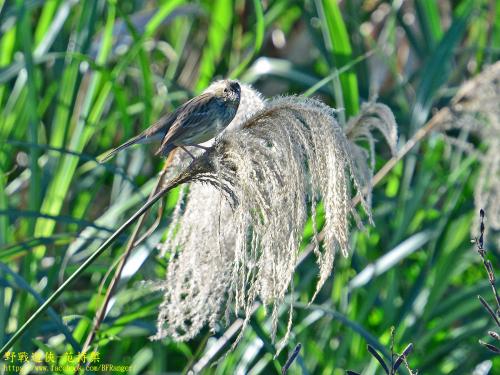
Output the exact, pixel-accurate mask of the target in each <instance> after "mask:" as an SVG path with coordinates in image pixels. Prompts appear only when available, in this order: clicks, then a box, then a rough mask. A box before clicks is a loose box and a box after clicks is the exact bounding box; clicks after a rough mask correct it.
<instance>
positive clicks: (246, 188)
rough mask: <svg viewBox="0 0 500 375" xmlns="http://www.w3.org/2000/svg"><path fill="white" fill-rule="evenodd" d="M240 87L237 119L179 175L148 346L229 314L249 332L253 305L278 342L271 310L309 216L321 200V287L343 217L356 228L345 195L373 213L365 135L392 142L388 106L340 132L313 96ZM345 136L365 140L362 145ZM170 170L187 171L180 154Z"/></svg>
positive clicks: (341, 235) (341, 238) (340, 237)
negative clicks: (182, 190)
mask: <svg viewBox="0 0 500 375" xmlns="http://www.w3.org/2000/svg"><path fill="white" fill-rule="evenodd" d="M242 88H243V90H242V103H241V104H240V108H239V109H238V114H237V115H236V117H235V119H234V120H233V123H232V124H230V125H229V127H228V128H227V130H226V131H224V133H223V134H221V136H220V137H219V138H218V139H217V140H216V141H215V143H214V145H213V147H212V148H211V149H210V150H209V151H207V152H206V153H204V154H202V155H200V156H199V157H198V158H197V159H196V161H194V162H193V164H192V165H190V166H189V167H188V172H181V173H188V174H189V180H190V181H191V183H190V185H189V192H188V193H186V194H185V195H184V196H183V199H181V200H179V203H178V206H177V208H176V210H175V214H174V218H173V220H172V222H171V224H170V228H169V232H168V236H167V240H166V241H165V243H164V244H163V250H164V252H166V253H167V255H168V257H169V264H168V269H167V277H166V280H165V282H164V283H162V285H161V289H162V291H163V293H164V301H163V303H162V305H161V308H160V313H159V316H158V332H157V334H156V336H155V337H154V338H155V339H160V338H163V337H165V336H170V337H173V338H174V339H176V340H188V339H190V338H192V337H194V336H195V335H197V334H198V332H199V331H200V330H201V329H202V328H203V327H204V326H206V325H208V326H209V327H210V328H212V329H215V328H216V326H217V324H218V322H219V321H220V320H221V317H222V316H225V317H226V318H227V319H230V316H231V314H232V313H235V312H236V313H243V315H244V316H245V324H244V326H245V325H246V323H247V322H248V319H249V318H250V312H251V309H252V306H253V305H254V303H255V302H256V301H257V300H260V301H261V302H263V304H264V305H266V306H269V307H270V310H271V315H272V335H273V339H274V336H275V334H276V329H277V322H278V314H279V307H280V306H281V305H282V304H283V302H284V298H285V295H286V294H287V292H288V291H289V290H291V289H293V282H292V277H293V273H294V269H295V266H296V263H297V260H298V255H299V248H300V243H301V240H302V233H303V230H304V226H305V224H306V221H307V220H308V218H310V217H312V218H315V217H316V207H317V204H318V203H319V202H322V204H323V207H324V219H325V223H324V228H323V231H324V237H323V238H324V239H323V241H322V243H321V244H320V242H319V241H318V239H317V233H315V240H314V241H315V242H314V243H315V245H316V246H315V250H314V253H315V255H316V257H317V262H318V268H319V271H318V282H317V288H316V290H317V291H319V289H320V288H321V286H322V285H323V284H324V283H325V281H326V280H327V278H328V276H329V275H330V273H331V271H332V268H333V264H334V260H335V256H336V254H337V253H338V252H339V251H340V252H341V253H342V254H343V255H344V256H347V255H348V253H349V223H350V217H351V215H354V217H355V218H357V219H358V221H359V222H360V220H359V217H358V216H359V215H358V214H357V212H356V210H355V208H354V207H352V206H351V198H352V194H353V192H355V193H356V194H359V195H360V196H361V204H362V207H363V208H364V211H365V212H366V214H367V215H368V217H370V209H371V207H370V193H371V190H370V179H371V175H372V172H373V163H369V162H368V160H369V159H370V155H371V156H372V158H371V159H372V160H373V153H374V151H373V147H374V138H373V136H372V134H371V130H372V129H374V128H376V129H378V130H380V131H381V133H382V134H383V135H384V137H385V138H386V140H387V142H388V144H389V147H390V148H391V150H392V149H395V147H396V130H395V129H396V125H395V121H394V117H393V115H392V113H391V112H390V110H389V109H388V108H387V107H386V106H383V105H380V104H374V103H372V104H368V105H366V106H364V107H363V110H362V113H361V114H360V115H359V116H358V117H356V118H355V119H353V120H352V121H351V122H349V124H348V125H347V127H346V129H342V127H341V126H340V125H339V124H338V122H337V120H336V112H335V110H333V109H332V108H330V107H328V106H326V105H324V104H323V103H321V102H319V101H317V100H313V99H306V98H303V97H296V96H291V97H279V98H274V99H271V100H264V99H263V98H262V96H261V95H260V94H259V93H257V92H256V91H255V90H253V89H252V88H251V87H250V86H247V85H242ZM240 111H242V113H240ZM348 136H349V137H350V138H351V139H353V140H358V139H363V140H367V141H368V144H369V146H370V147H369V150H368V151H365V149H363V148H361V147H359V146H358V145H356V144H355V143H353V141H351V140H350V139H349V138H348ZM176 165H177V166H180V167H179V170H181V171H182V169H183V168H185V167H184V166H183V161H182V157H179V158H178V160H177V161H176ZM314 227H316V224H314ZM316 293H317V292H316ZM290 322H291V320H290ZM289 330H290V325H289V329H288V331H289ZM285 339H286V337H285Z"/></svg>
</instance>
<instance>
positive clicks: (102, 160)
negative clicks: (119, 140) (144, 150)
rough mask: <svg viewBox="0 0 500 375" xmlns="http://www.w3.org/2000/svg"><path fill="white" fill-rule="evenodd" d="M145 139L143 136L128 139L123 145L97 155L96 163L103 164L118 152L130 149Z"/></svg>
mask: <svg viewBox="0 0 500 375" xmlns="http://www.w3.org/2000/svg"><path fill="white" fill-rule="evenodd" d="M144 138H146V136H145V135H143V134H139V135H138V136H137V137H134V138H131V139H129V140H128V141H127V142H125V143H124V144H122V145H120V146H118V147H115V148H112V149H111V150H108V151H106V152H104V153H103V154H101V155H99V156H98V157H97V161H98V162H99V163H101V164H102V163H105V162H107V161H108V160H109V159H111V158H112V157H113V156H115V155H116V154H117V153H118V152H120V151H122V150H124V149H126V148H127V147H130V146H132V145H134V144H136V143H141V141H142V140H143V139H144Z"/></svg>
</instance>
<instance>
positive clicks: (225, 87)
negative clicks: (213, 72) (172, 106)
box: [98, 80, 241, 163]
mask: <svg viewBox="0 0 500 375" xmlns="http://www.w3.org/2000/svg"><path fill="white" fill-rule="evenodd" d="M240 97H241V87H240V84H239V83H238V82H236V81H232V80H221V81H216V82H214V83H212V84H211V85H210V86H208V88H207V89H206V90H205V91H203V92H202V93H201V94H200V95H198V96H196V97H194V98H192V99H191V100H189V101H187V102H186V103H184V104H183V105H182V106H180V107H179V108H177V109H176V110H175V111H174V112H172V113H169V114H167V115H165V116H163V117H162V118H160V119H159V120H158V121H157V122H156V123H154V124H153V125H151V126H150V127H149V128H148V129H146V130H144V131H143V132H142V133H141V134H139V135H137V136H135V137H133V138H131V139H129V140H128V141H127V142H125V143H123V144H122V145H120V146H118V147H116V148H114V149H112V150H110V151H108V152H106V153H105V154H103V155H102V156H100V157H98V161H99V162H100V163H104V162H106V161H108V160H109V159H111V158H112V157H113V156H114V155H115V154H116V153H118V152H120V151H121V150H123V149H125V148H127V147H129V146H132V145H134V144H138V143H150V142H154V141H158V140H162V141H161V145H160V147H159V148H158V150H157V151H156V154H155V155H161V156H167V155H168V154H169V153H170V151H172V150H173V149H174V148H176V147H180V148H182V149H183V150H184V151H186V152H187V153H188V154H189V155H190V156H191V157H192V158H193V159H194V156H193V155H192V154H191V153H190V152H189V151H188V150H187V149H186V148H185V147H184V146H196V147H200V148H203V149H206V148H205V147H203V146H201V145H199V143H203V142H206V141H208V140H210V139H212V138H214V137H215V136H216V135H217V134H219V133H220V132H221V131H222V130H224V129H225V128H226V127H227V126H228V125H229V123H230V122H231V121H232V119H233V118H234V116H235V115H236V112H237V111H238V107H239V105H240Z"/></svg>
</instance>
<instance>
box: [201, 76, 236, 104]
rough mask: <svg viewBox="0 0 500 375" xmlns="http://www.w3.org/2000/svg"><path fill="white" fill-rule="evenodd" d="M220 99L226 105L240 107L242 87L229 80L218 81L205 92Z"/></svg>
mask: <svg viewBox="0 0 500 375" xmlns="http://www.w3.org/2000/svg"><path fill="white" fill-rule="evenodd" d="M204 92H205V93H211V94H213V95H214V96H216V97H218V98H220V99H221V100H222V101H224V102H225V103H226V104H233V105H238V104H239V103H240V97H241V87H240V84H239V83H238V82H237V81H232V80H229V79H225V80H221V81H216V82H214V83H212V84H211V85H210V86H208V87H207V89H206V90H205V91H204Z"/></svg>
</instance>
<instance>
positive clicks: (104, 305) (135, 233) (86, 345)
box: [75, 153, 174, 373]
mask: <svg viewBox="0 0 500 375" xmlns="http://www.w3.org/2000/svg"><path fill="white" fill-rule="evenodd" d="M173 155H174V153H170V155H169V157H168V159H167V161H166V162H165V166H164V167H163V169H162V170H161V172H160V174H159V175H158V179H157V182H156V185H155V187H154V188H153V190H151V193H150V195H149V197H148V201H147V202H149V201H150V200H151V199H153V197H154V196H155V194H156V193H157V192H158V189H159V188H160V186H161V184H162V181H163V178H164V176H165V172H166V170H167V168H168V165H169V164H170V162H171V160H172V156H173ZM145 220H146V215H145V214H144V215H142V216H141V217H140V218H139V220H138V221H137V223H136V225H135V227H134V231H133V232H132V235H131V237H130V239H129V241H128V244H127V248H126V249H125V252H124V253H123V255H122V257H121V259H120V262H119V263H118V266H117V269H116V271H115V274H114V275H113V278H112V279H111V282H110V284H109V286H108V289H107V290H106V295H105V296H104V300H103V302H102V305H101V307H100V308H99V311H98V312H97V314H96V315H95V317H94V323H93V325H92V328H91V330H90V332H89V334H88V335H87V338H86V340H85V343H84V344H83V349H82V353H85V352H87V351H88V349H89V347H90V345H91V344H92V341H93V340H94V338H95V336H96V334H97V330H98V329H99V327H100V325H101V323H102V321H103V320H104V317H105V314H106V310H107V308H108V305H109V301H110V300H111V295H112V294H113V291H114V290H115V287H116V285H117V284H118V281H119V280H120V276H121V274H122V272H123V268H124V267H125V264H126V263H127V259H128V258H129V256H130V253H131V252H132V250H133V249H134V248H135V247H137V245H138V244H139V241H136V240H137V237H138V235H139V232H140V230H141V228H142V226H143V225H144V221H145ZM79 369H80V367H79V366H77V367H76V369H75V373H77V372H78V370H79Z"/></svg>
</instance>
